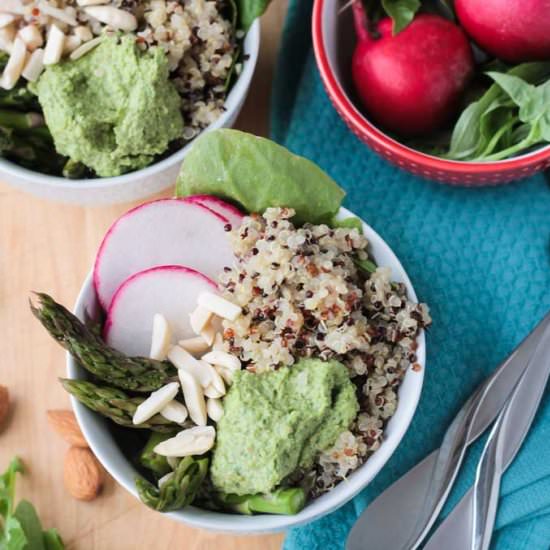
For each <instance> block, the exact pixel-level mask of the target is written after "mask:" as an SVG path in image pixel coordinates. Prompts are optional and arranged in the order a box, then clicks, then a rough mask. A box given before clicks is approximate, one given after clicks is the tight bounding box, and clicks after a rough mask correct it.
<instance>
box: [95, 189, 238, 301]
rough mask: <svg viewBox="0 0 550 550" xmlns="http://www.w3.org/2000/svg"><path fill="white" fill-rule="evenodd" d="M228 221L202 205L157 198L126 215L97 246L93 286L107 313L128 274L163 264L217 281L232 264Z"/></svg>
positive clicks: (180, 200)
mask: <svg viewBox="0 0 550 550" xmlns="http://www.w3.org/2000/svg"><path fill="white" fill-rule="evenodd" d="M228 225H231V224H230V223H229V220H228V219H227V218H225V217H223V216H221V215H220V214H218V213H216V212H213V211H212V210H210V209H209V208H206V207H205V206H203V205H201V204H191V203H189V202H185V201H184V200H182V199H159V200H155V201H151V202H147V203H144V204H141V205H139V206H136V207H135V208H133V209H131V210H130V211H128V212H126V213H125V214H123V215H122V216H121V217H120V218H118V220H116V221H115V222H114V223H113V225H112V226H111V227H110V228H109V230H108V231H107V233H106V235H105V237H104V238H103V241H102V243H101V245H100V247H99V251H98V253H97V256H96V259H95V262H94V270H93V283H94V288H95V291H96V295H97V298H98V300H99V303H100V304H101V306H102V307H103V309H104V310H105V311H107V309H108V308H109V305H110V303H111V299H112V297H113V295H114V293H115V291H116V289H117V288H118V287H119V286H120V284H121V283H122V282H123V281H124V280H125V279H127V278H128V277H129V276H131V275H133V274H134V273H137V272H139V271H143V270H144V269H148V268H150V267H155V266H162V265H170V264H173V265H187V266H189V267H191V268H193V269H197V270H199V271H201V272H204V273H205V274H206V275H207V276H209V277H212V278H216V277H217V275H218V274H219V273H220V272H221V271H222V270H223V268H224V267H225V266H230V265H232V263H233V251H232V249H231V245H230V244H229V239H228V238H227V226H228Z"/></svg>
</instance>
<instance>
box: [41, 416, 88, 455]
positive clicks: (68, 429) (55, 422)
mask: <svg viewBox="0 0 550 550" xmlns="http://www.w3.org/2000/svg"><path fill="white" fill-rule="evenodd" d="M46 414H47V415H48V423H49V424H50V426H51V427H52V428H53V430H54V431H55V432H56V433H57V434H59V435H60V436H61V437H62V438H63V439H64V440H65V441H66V442H67V443H68V444H69V445H73V446H75V447H88V442H87V441H86V440H85V439H84V436H83V435H82V432H81V431H80V428H79V427H78V423H77V422H76V418H75V415H74V413H73V412H72V411H66V410H53V411H48V412H47V413H46Z"/></svg>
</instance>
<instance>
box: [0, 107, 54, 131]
mask: <svg viewBox="0 0 550 550" xmlns="http://www.w3.org/2000/svg"><path fill="white" fill-rule="evenodd" d="M44 124H45V122H44V117H43V116H42V115H41V114H39V113H32V112H30V113H21V112H19V111H12V110H9V109H0V126H2V127H4V128H13V129H15V130H29V129H31V128H39V127H41V126H44Z"/></svg>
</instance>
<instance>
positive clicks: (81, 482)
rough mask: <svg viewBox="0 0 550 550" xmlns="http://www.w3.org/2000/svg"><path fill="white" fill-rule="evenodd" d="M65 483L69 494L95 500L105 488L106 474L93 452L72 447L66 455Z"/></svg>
mask: <svg viewBox="0 0 550 550" xmlns="http://www.w3.org/2000/svg"><path fill="white" fill-rule="evenodd" d="M63 482H64V484H65V488H66V489H67V491H68V492H69V494H70V495H71V496H72V497H73V498H75V499H77V500H84V501H90V500H94V499H95V498H96V497H97V496H98V495H99V493H100V492H101V488H102V487H103V482H104V474H103V469H102V467H101V465H100V464H99V462H98V460H97V458H96V457H95V456H94V455H93V453H92V451H90V449H88V448H84V447H71V448H70V449H69V450H68V451H67V454H66V455H65V463H64V472H63Z"/></svg>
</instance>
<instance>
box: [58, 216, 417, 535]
mask: <svg viewBox="0 0 550 550" xmlns="http://www.w3.org/2000/svg"><path fill="white" fill-rule="evenodd" d="M350 216H353V214H352V213H351V212H349V211H348V210H346V209H345V208H341V209H340V212H339V216H338V217H339V219H345V218H347V217H350ZM363 230H364V234H365V236H366V237H367V238H368V240H369V242H370V251H371V253H372V256H373V257H374V259H375V260H376V262H377V264H378V265H381V266H389V267H390V268H391V269H392V277H393V279H394V280H395V281H398V282H402V283H404V284H405V285H406V287H407V292H408V295H409V298H410V299H411V300H414V301H416V300H417V297H416V294H415V292H414V289H413V286H412V284H411V281H410V280H409V278H408V276H407V273H406V272H405V270H404V269H403V266H402V265H401V263H400V262H399V260H398V259H397V257H396V256H395V254H394V253H393V252H392V250H391V249H390V247H389V246H388V245H387V244H386V243H385V242H384V241H383V240H382V238H381V237H380V236H379V235H378V234H377V233H376V232H375V231H374V230H373V229H372V228H371V227H370V226H368V225H367V224H366V223H364V222H363ZM99 313H100V307H99V304H98V302H97V299H96V295H95V291H94V288H93V285H92V278H91V275H89V276H88V277H87V279H86V281H85V282H84V285H83V286H82V289H81V292H80V295H79V296H78V299H77V302H76V305H75V314H76V315H77V316H78V317H79V318H80V319H84V318H85V315H88V316H89V317H91V318H92V319H97V317H98V315H99ZM417 356H418V363H419V364H420V365H421V367H422V368H421V369H420V371H419V372H415V371H413V370H412V369H409V370H408V371H407V373H406V374H405V377H404V379H403V382H402V384H401V386H400V387H399V392H398V393H399V402H398V407H397V410H396V412H395V414H394V416H393V417H392V418H391V419H390V421H389V422H388V424H387V426H386V431H385V438H384V441H383V443H382V444H381V446H380V448H379V449H378V450H377V451H376V452H375V453H374V454H373V455H372V456H371V457H370V458H369V459H368V460H367V461H366V462H365V464H363V465H362V466H361V467H360V468H359V469H357V470H356V471H355V472H353V473H352V474H351V475H350V476H349V478H348V479H347V480H346V481H344V482H342V483H340V484H339V485H338V486H337V487H335V488H334V489H333V490H332V491H330V492H328V493H326V494H324V495H322V496H321V497H319V498H318V499H316V500H313V501H312V502H310V503H309V504H308V505H307V506H306V507H305V508H304V509H303V510H302V511H301V512H300V513H298V514H296V515H294V516H278V515H258V516H239V515H231V514H223V513H218V512H210V511H207V510H202V509H200V508H196V507H193V506H189V507H187V508H185V509H184V510H181V511H177V512H171V513H169V514H167V515H168V516H169V517H171V518H173V519H175V520H177V521H180V522H183V523H186V524H189V525H192V526H195V527H199V528H203V529H208V530H213V531H219V532H225V533H239V534H244V533H265V532H274V531H280V530H283V529H287V528H289V527H293V526H297V525H300V524H304V523H307V522H310V521H312V520H314V519H317V518H319V517H321V516H323V515H325V514H327V513H329V512H331V511H333V510H335V509H336V508H338V507H340V506H342V505H343V504H345V503H346V502H347V501H349V500H350V499H351V498H353V497H354V496H355V495H356V494H357V493H358V492H359V491H361V489H363V488H364V487H366V485H368V483H369V482H370V481H371V480H372V479H373V478H374V476H376V474H377V473H378V472H379V471H380V470H381V469H382V467H383V466H384V464H385V463H386V462H387V461H388V459H389V458H390V456H391V455H392V454H393V452H394V451H395V449H396V448H397V446H398V445H399V442H400V441H401V439H402V438H403V436H404V435H405V432H406V431H407V428H408V427H409V424H410V422H411V420H412V417H413V415H414V412H415V410H416V406H417V404H418V400H419V399H420V392H421V389H422V382H423V379H424V367H425V361H426V345H425V338H424V332H423V331H422V332H421V333H420V335H419V337H418V350H417ZM67 373H68V376H69V378H85V377H86V371H84V369H82V367H80V366H79V365H78V364H77V363H76V361H75V360H74V359H73V358H72V357H71V356H70V355H68V354H67ZM71 400H72V405H73V408H74V410H75V413H76V417H77V419H78V422H79V424H80V426H81V428H82V431H83V433H84V435H85V437H86V439H87V441H88V442H89V444H90V447H91V448H92V450H93V451H94V453H95V455H96V456H97V458H98V459H99V460H100V462H101V463H102V464H103V466H104V467H105V469H106V470H107V471H108V472H109V473H110V474H111V475H112V476H113V477H114V478H115V479H116V480H117V481H118V483H120V484H121V485H122V486H123V487H124V488H125V489H126V490H128V491H129V492H130V493H132V494H133V495H134V496H136V497H137V492H136V489H135V486H134V478H135V476H136V475H137V472H136V470H135V469H134V467H133V466H132V464H131V463H130V461H129V460H128V459H127V458H126V457H125V456H124V454H123V453H122V451H121V450H120V448H119V447H118V446H117V443H116V441H115V440H114V437H113V435H112V433H111V432H110V430H108V429H107V424H106V423H107V421H106V420H105V419H104V418H102V417H101V416H100V415H98V414H96V413H94V412H92V411H90V410H89V409H87V408H86V407H84V406H83V405H81V404H80V403H79V402H78V401H77V400H76V399H74V398H71Z"/></svg>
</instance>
